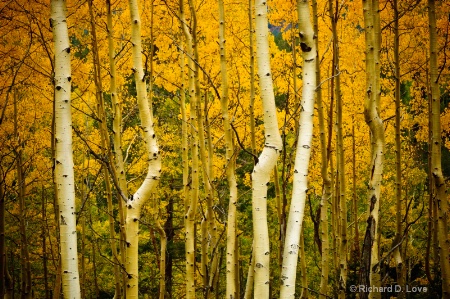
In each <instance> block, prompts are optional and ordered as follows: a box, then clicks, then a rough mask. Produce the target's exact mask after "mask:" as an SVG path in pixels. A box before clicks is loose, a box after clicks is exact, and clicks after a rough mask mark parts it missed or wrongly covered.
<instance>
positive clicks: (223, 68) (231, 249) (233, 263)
mask: <svg viewBox="0 0 450 299" xmlns="http://www.w3.org/2000/svg"><path fill="white" fill-rule="evenodd" d="M218 4H219V47H220V73H221V82H222V84H221V87H222V94H221V101H220V102H221V108H222V119H223V125H224V131H225V159H226V161H227V162H226V163H227V165H226V173H227V181H228V187H229V189H230V198H229V203H228V220H227V261H226V265H227V271H226V273H227V288H226V289H227V291H226V298H230V299H235V298H237V296H238V291H239V289H238V288H237V285H236V281H237V275H238V265H237V261H238V260H237V257H238V253H237V251H236V228H237V227H236V226H237V222H236V205H237V196H238V192H237V182H236V174H235V161H234V148H233V134H232V131H231V124H230V118H229V116H228V102H229V96H228V73H227V51H226V46H225V9H224V4H223V0H219V1H218Z"/></svg>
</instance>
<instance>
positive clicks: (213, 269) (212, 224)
mask: <svg viewBox="0 0 450 299" xmlns="http://www.w3.org/2000/svg"><path fill="white" fill-rule="evenodd" d="M204 113H205V126H206V139H207V141H208V157H209V159H208V172H207V173H208V178H209V180H212V179H213V178H214V165H213V159H212V157H213V154H214V153H213V141H212V135H211V123H210V121H209V116H208V97H207V96H205V108H204ZM213 200H214V196H213V189H212V188H211V195H210V196H208V197H207V202H206V205H207V211H206V213H207V215H206V219H207V221H208V233H209V235H210V236H211V245H210V252H211V263H210V268H209V282H208V298H210V297H211V295H212V292H213V291H214V289H213V286H214V281H215V280H216V279H217V278H218V275H217V273H218V268H217V266H218V261H219V254H218V249H219V248H218V246H219V244H218V243H219V237H218V235H217V225H216V221H215V216H214V211H213V203H214V202H213Z"/></svg>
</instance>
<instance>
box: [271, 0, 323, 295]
mask: <svg viewBox="0 0 450 299" xmlns="http://www.w3.org/2000/svg"><path fill="white" fill-rule="evenodd" d="M297 12H298V20H299V31H300V47H301V49H302V52H303V54H302V56H303V74H302V77H303V91H302V99H301V102H300V121H299V131H298V142H297V150H296V156H295V166H294V169H295V170H294V177H293V180H294V182H293V191H292V200H291V206H290V210H289V218H288V221H287V229H286V241H285V244H284V252H283V268H282V271H281V279H282V280H281V287H280V298H294V294H295V281H296V274H297V270H296V269H297V259H298V249H299V246H300V233H301V229H302V222H303V215H304V209H305V202H306V192H307V190H308V181H307V176H308V166H309V160H310V155H311V145H312V135H313V115H314V96H315V89H316V86H317V83H316V59H317V50H316V45H315V42H314V30H313V26H312V24H311V21H310V9H309V1H302V0H298V1H297Z"/></svg>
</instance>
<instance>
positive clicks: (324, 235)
mask: <svg viewBox="0 0 450 299" xmlns="http://www.w3.org/2000/svg"><path fill="white" fill-rule="evenodd" d="M313 20H314V32H315V34H316V38H315V39H314V41H315V44H316V50H317V57H319V37H318V35H319V25H318V17H317V1H316V0H314V1H313ZM315 71H316V83H317V84H320V82H321V75H320V63H319V59H318V58H317V60H316V69H315ZM316 99H317V113H318V118H319V132H320V133H319V136H320V152H321V157H322V166H321V175H322V182H323V189H322V197H321V200H320V237H321V240H322V252H321V256H322V259H321V275H320V289H319V293H320V294H319V298H320V299H325V298H326V294H327V292H328V275H329V246H330V245H329V237H328V202H329V201H330V199H331V179H330V175H329V174H328V154H327V138H326V132H325V117H324V112H323V98H322V87H321V86H318V87H317V89H316Z"/></svg>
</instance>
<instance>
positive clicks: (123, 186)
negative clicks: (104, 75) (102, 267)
mask: <svg viewBox="0 0 450 299" xmlns="http://www.w3.org/2000/svg"><path fill="white" fill-rule="evenodd" d="M106 22H107V35H108V58H109V74H110V81H109V92H110V94H111V102H112V111H113V124H112V125H113V132H112V133H113V148H112V154H113V156H114V170H115V174H116V177H117V179H118V183H119V187H120V192H121V193H122V194H123V195H124V196H125V198H127V197H128V188H127V180H126V177H125V165H124V160H123V154H122V134H121V133H122V106H121V103H120V102H119V95H118V92H117V83H116V77H117V75H116V61H115V59H114V56H115V50H114V41H113V36H114V28H113V22H112V13H111V1H110V0H106ZM118 202H119V204H118V208H119V222H120V223H119V227H120V235H119V236H120V238H119V241H120V242H119V249H120V259H121V260H120V262H121V266H122V269H123V268H124V266H125V260H126V249H125V248H126V242H125V240H126V237H125V217H126V215H125V213H126V209H125V200H124V198H121V197H120V196H119V200H118ZM126 281H127V276H126V273H125V271H122V286H123V290H122V291H123V292H125V288H124V287H125V285H126Z"/></svg>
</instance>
